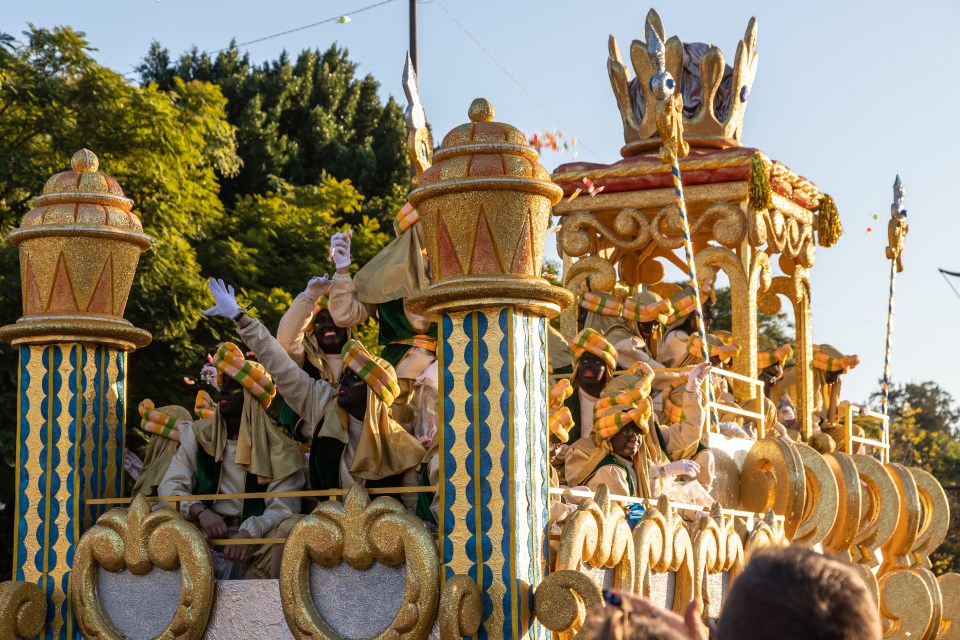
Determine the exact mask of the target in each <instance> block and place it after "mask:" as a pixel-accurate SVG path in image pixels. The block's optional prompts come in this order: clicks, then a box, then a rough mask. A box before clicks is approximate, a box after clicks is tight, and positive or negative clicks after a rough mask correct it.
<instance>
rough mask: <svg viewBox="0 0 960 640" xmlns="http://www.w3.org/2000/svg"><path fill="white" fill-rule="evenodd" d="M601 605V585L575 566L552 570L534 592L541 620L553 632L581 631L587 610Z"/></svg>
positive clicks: (537, 614)
mask: <svg viewBox="0 0 960 640" xmlns="http://www.w3.org/2000/svg"><path fill="white" fill-rule="evenodd" d="M601 606H603V596H602V595H601V593H600V587H598V586H597V585H596V583H595V582H594V581H593V580H591V579H590V577H589V576H587V575H586V574H583V573H581V572H579V571H575V570H573V569H560V570H558V571H554V572H552V573H551V574H550V575H548V576H547V577H546V578H544V579H543V581H542V582H541V583H540V584H539V585H538V586H537V588H536V591H535V592H534V594H533V610H534V615H536V617H537V620H539V621H540V623H541V624H542V625H543V626H545V627H546V628H547V629H549V630H550V631H553V632H555V633H558V634H563V635H569V634H570V633H573V632H575V631H576V630H579V629H580V627H581V626H582V625H583V622H584V620H585V619H586V617H587V613H588V612H589V611H590V610H592V609H596V608H597V607H601Z"/></svg>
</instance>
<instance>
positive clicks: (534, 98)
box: [435, 0, 600, 160]
mask: <svg viewBox="0 0 960 640" xmlns="http://www.w3.org/2000/svg"><path fill="white" fill-rule="evenodd" d="M435 2H436V3H437V5H439V7H440V8H441V9H443V11H444V13H446V14H447V16H448V17H449V18H450V19H451V20H452V21H453V23H454V24H455V25H457V26H458V27H459V28H460V30H461V31H463V32H464V33H465V34H466V35H467V37H468V38H470V39H471V40H473V43H474V44H475V45H477V47H478V48H479V49H480V51H483V53H484V54H486V56H487V57H488V58H490V60H491V61H492V62H493V64H495V65H496V66H497V67H498V68H499V69H500V71H502V72H503V74H504V75H505V76H507V77H508V78H510V80H512V81H513V83H514V84H515V85H517V87H519V88H520V90H521V91H523V93H524V94H526V96H527V97H528V98H530V100H531V101H533V103H534V104H535V105H537V106H538V107H540V109H541V110H542V111H543V112H544V113H545V114H547V115H548V116H550V117H551V118H552V119H553V120H554V122H556V123H557V124H558V125H560V128H561V129H564V130H565V131H566V132H567V134H568V135H569V136H571V137H574V135H573V131H572V130H571V129H570V127H568V126H567V125H565V124H563V122H561V120H560V118H558V117H557V116H556V115H555V114H554V113H553V111H551V110H550V108H549V107H547V105H545V104H543V103H542V102H541V101H540V100H539V99H538V98H537V96H535V95H533V94H532V93H531V92H530V90H529V89H527V87H526V86H525V85H524V84H523V83H522V82H520V81H519V80H517V78H516V76H514V75H513V74H512V73H510V70H509V69H507V68H506V67H505V66H504V65H503V64H502V63H501V62H500V61H499V60H498V59H497V57H496V56H494V55H493V54H492V53H491V52H490V50H489V49H487V48H486V47H485V46H483V43H482V42H480V41H479V40H478V39H477V37H476V36H475V35H473V34H472V33H471V32H470V30H469V29H467V27H466V26H465V25H464V24H463V23H462V22H460V20H458V19H457V16H455V15H453V13H451V11H450V9H448V8H447V5H445V4H444V3H443V0H435ZM577 144H578V145H580V146H581V147H583V148H584V149H585V150H587V151H588V152H589V153H590V154H591V155H592V156H593V157H595V158H596V159H597V160H600V156H598V155H597V153H596V152H595V151H594V150H593V149H591V148H590V147H588V146H587V145H586V144H584V143H583V142H582V141H580V139H579V138H578V139H577Z"/></svg>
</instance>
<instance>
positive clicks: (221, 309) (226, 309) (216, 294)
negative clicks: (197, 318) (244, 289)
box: [203, 278, 240, 319]
mask: <svg viewBox="0 0 960 640" xmlns="http://www.w3.org/2000/svg"><path fill="white" fill-rule="evenodd" d="M207 289H209V290H210V295H212V296H213V300H214V302H216V304H215V305H213V306H212V307H210V308H209V309H204V311H203V315H205V316H220V317H223V318H231V319H232V318H235V317H236V316H237V314H238V313H240V305H239V304H237V297H236V294H235V293H234V291H233V287H232V286H230V285H227V284H225V283H224V282H223V280H218V279H216V278H210V279H209V280H208V281H207Z"/></svg>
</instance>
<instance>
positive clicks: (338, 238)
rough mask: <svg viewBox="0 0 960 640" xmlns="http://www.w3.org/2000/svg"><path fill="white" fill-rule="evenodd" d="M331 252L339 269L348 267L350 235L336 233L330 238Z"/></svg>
mask: <svg viewBox="0 0 960 640" xmlns="http://www.w3.org/2000/svg"><path fill="white" fill-rule="evenodd" d="M330 253H331V255H332V256H333V264H334V265H335V266H336V267H337V269H346V268H347V267H349V266H350V236H349V235H347V234H346V233H335V234H333V237H332V238H330Z"/></svg>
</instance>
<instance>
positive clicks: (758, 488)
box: [740, 438, 806, 539]
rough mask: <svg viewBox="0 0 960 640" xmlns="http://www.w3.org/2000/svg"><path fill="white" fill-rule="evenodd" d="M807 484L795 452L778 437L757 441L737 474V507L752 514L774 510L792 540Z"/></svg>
mask: <svg viewBox="0 0 960 640" xmlns="http://www.w3.org/2000/svg"><path fill="white" fill-rule="evenodd" d="M805 496H806V481H805V477H804V469H803V462H802V460H801V458H800V454H799V453H798V452H797V449H796V448H795V447H793V446H792V445H791V444H790V443H789V442H787V441H786V440H783V439H780V438H764V439H763V440H758V441H757V442H756V443H754V445H753V446H752V447H750V451H748V452H747V457H746V458H745V459H744V461H743V468H742V469H741V471H740V508H741V509H743V510H745V511H751V512H753V513H766V511H767V509H773V511H774V512H775V513H776V514H777V515H782V516H783V517H784V523H783V528H784V531H785V533H786V535H787V537H788V538H791V539H792V538H793V536H794V535H795V534H796V532H797V529H798V528H799V526H800V522H801V518H802V517H803V506H804V500H805Z"/></svg>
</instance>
